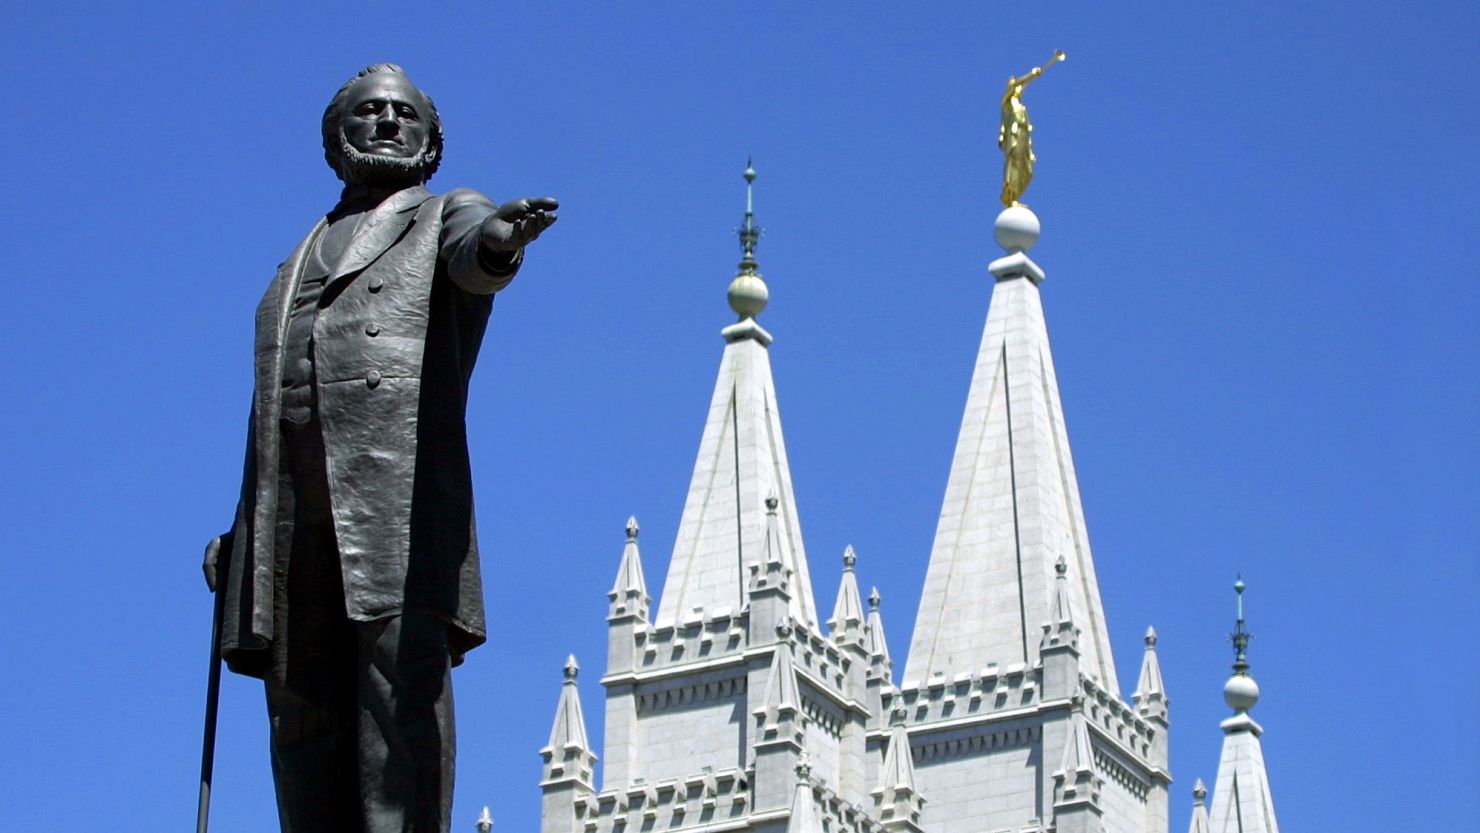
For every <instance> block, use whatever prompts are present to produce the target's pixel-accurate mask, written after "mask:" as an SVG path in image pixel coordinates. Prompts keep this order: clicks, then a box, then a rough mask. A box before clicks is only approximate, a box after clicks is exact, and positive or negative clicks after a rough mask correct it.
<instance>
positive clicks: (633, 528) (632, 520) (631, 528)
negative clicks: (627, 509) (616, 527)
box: [627, 515, 637, 541]
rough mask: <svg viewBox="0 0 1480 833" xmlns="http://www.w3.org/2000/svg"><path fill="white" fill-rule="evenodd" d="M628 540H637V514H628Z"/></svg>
mask: <svg viewBox="0 0 1480 833" xmlns="http://www.w3.org/2000/svg"><path fill="white" fill-rule="evenodd" d="M627 540H628V541H636V540H637V516H636V515H628V516H627Z"/></svg>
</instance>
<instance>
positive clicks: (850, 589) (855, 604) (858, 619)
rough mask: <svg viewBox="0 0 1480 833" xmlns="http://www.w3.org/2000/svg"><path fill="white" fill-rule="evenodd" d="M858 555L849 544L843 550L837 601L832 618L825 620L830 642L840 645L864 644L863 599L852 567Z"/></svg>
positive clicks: (856, 561)
mask: <svg viewBox="0 0 1480 833" xmlns="http://www.w3.org/2000/svg"><path fill="white" fill-rule="evenodd" d="M857 563H858V554H857V553H855V552H854V551H853V546H852V545H851V544H850V545H848V547H847V548H845V549H844V550H843V578H842V579H841V580H840V581H839V582H838V600H837V601H836V602H835V603H834V604H833V614H832V618H831V619H828V620H827V633H828V636H829V637H831V638H832V641H833V642H835V643H837V644H839V645H842V644H845V643H846V644H862V643H863V642H864V638H865V634H864V615H863V599H862V597H861V596H860V595H859V592H858V576H857V575H855V574H854V572H853V566H854V565H855V564H857Z"/></svg>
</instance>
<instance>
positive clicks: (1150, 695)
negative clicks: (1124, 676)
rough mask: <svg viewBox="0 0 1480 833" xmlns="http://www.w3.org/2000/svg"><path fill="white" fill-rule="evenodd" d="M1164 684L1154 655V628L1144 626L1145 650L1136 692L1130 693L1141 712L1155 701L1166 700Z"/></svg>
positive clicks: (1158, 661) (1158, 662) (1159, 665)
mask: <svg viewBox="0 0 1480 833" xmlns="http://www.w3.org/2000/svg"><path fill="white" fill-rule="evenodd" d="M1166 695H1167V692H1166V686H1165V685H1164V684H1163V683H1162V679H1161V660H1159V659H1157V656H1156V628H1152V627H1148V628H1146V652H1145V653H1144V654H1143V655H1142V657H1141V678H1140V680H1139V681H1137V683H1136V693H1135V694H1133V695H1131V696H1132V698H1133V699H1134V700H1135V701H1136V704H1137V705H1139V706H1141V709H1142V711H1143V712H1145V711H1146V709H1147V708H1148V707H1149V706H1150V705H1151V704H1152V703H1156V702H1166Z"/></svg>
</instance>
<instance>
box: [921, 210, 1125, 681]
mask: <svg viewBox="0 0 1480 833" xmlns="http://www.w3.org/2000/svg"><path fill="white" fill-rule="evenodd" d="M1038 228H1039V227H1038V219H1037V218H1036V217H1035V216H1034V215H1033V213H1032V212H1031V211H1029V210H1027V209H1026V208H1024V207H1015V208H1009V209H1007V210H1006V211H1004V212H1002V214H1001V216H1000V217H999V218H998V220H997V241H998V242H999V243H1001V244H1002V246H1003V248H1005V249H1007V250H1008V252H1009V253H1008V255H1007V256H1006V257H1003V258H999V259H998V260H996V261H994V262H993V263H992V264H991V266H990V267H989V268H990V270H991V272H992V273H993V275H995V276H996V278H997V281H996V285H995V286H994V287H993V289H992V301H991V308H990V311H989V312H988V314H987V323H986V327H985V330H984V331H983V333H982V340H981V347H980V349H979V350H978V351H977V356H976V369H975V371H974V372H973V374H972V378H971V389H970V393H968V394H967V398H966V412H965V415H964V417H963V418H962V420H961V432H960V435H959V437H958V439H957V440H956V453H955V457H954V458H953V460H952V462H951V473H950V477H949V479H948V480H947V483H946V494H945V501H944V503H943V504H942V506H941V512H940V520H939V522H938V524H937V525H936V530H935V544H934V546H933V547H932V548H931V552H930V566H929V569H928V571H927V572H926V575H925V590H924V594H923V597H922V598H921V600H920V611H919V614H918V618H916V620H915V632H914V636H913V638H912V639H911V642H910V653H909V657H908V659H907V660H906V662H905V671H904V679H905V681H906V685H908V684H909V682H910V681H916V682H919V683H922V684H927V683H929V682H930V681H931V680H933V679H936V678H940V677H944V678H950V677H953V676H955V675H957V674H962V673H967V672H974V671H978V670H980V669H982V668H984V667H986V666H987V665H989V664H993V663H996V664H999V665H1002V666H1004V667H1005V666H1007V665H1010V664H1014V663H1022V664H1024V665H1026V666H1028V667H1032V666H1033V665H1035V664H1036V663H1037V661H1038V648H1039V644H1038V643H1039V640H1038V638H1037V634H1038V633H1039V629H1040V627H1041V626H1042V625H1043V623H1044V622H1047V621H1049V619H1050V616H1051V614H1050V611H1049V604H1050V600H1051V596H1052V583H1053V578H1054V574H1055V571H1054V562H1055V560H1056V559H1058V558H1059V557H1060V556H1062V557H1064V558H1065V559H1067V561H1068V564H1069V575H1070V576H1071V577H1072V581H1071V586H1070V587H1069V589H1068V598H1069V603H1070V606H1071V607H1072V608H1073V619H1074V622H1075V623H1076V624H1077V625H1078V626H1079V628H1080V629H1081V630H1082V631H1083V636H1082V638H1081V646H1080V652H1081V667H1082V669H1083V671H1084V673H1085V674H1086V675H1088V676H1090V677H1092V678H1094V679H1096V680H1098V682H1099V683H1100V684H1101V685H1102V686H1104V687H1106V688H1107V689H1109V690H1111V691H1115V692H1118V691H1119V685H1118V683H1117V680H1116V674H1115V662H1114V660H1113V658H1112V657H1111V654H1110V639H1109V634H1108V633H1107V631H1106V627H1105V612H1104V609H1103V608H1102V607H1101V604H1100V590H1099V585H1098V583H1097V582H1096V580H1095V566H1094V559H1093V558H1092V557H1091V555H1090V548H1089V535H1088V533H1087V532H1086V530H1085V524H1084V512H1083V510H1082V509H1081V508H1080V501H1079V484H1078V481H1077V480H1076V478H1075V475H1074V460H1073V458H1072V457H1071V455H1070V453H1069V436H1068V433H1067V432H1066V430H1065V427H1064V410H1063V407H1062V405H1061V404H1060V401H1059V386H1058V379H1057V376H1056V375H1055V373H1054V364H1053V355H1052V353H1051V351H1050V349H1049V343H1048V329H1047V327H1046V326H1045V324H1044V318H1043V305H1042V302H1041V300H1040V298H1039V294H1038V285H1039V284H1040V283H1041V282H1042V281H1043V277H1044V275H1043V271H1042V270H1041V269H1040V268H1039V267H1038V266H1037V264H1035V263H1034V262H1033V261H1032V260H1030V259H1029V258H1028V256H1027V254H1026V251H1027V250H1028V249H1030V248H1032V246H1033V244H1034V243H1036V242H1037V240H1038Z"/></svg>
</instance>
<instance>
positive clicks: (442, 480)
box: [206, 64, 558, 832]
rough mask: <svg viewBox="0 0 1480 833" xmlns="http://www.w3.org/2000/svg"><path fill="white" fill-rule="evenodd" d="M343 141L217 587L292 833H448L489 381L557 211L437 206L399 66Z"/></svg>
mask: <svg viewBox="0 0 1480 833" xmlns="http://www.w3.org/2000/svg"><path fill="white" fill-rule="evenodd" d="M323 135H324V150H325V157H326V159H327V161H328V162H329V165H330V167H331V168H333V169H334V171H335V173H336V174H337V175H338V176H339V178H340V179H341V180H343V182H344V191H343V194H342V196H341V199H340V201H339V203H338V205H336V206H335V207H334V209H333V210H331V211H330V212H329V213H328V214H327V215H326V216H325V217H324V218H323V219H322V220H320V221H319V222H318V224H316V225H315V227H314V228H313V229H312V230H311V231H310V232H309V233H308V235H307V236H306V237H305V238H304V239H303V240H302V241H301V242H300V243H299V244H298V246H297V247H296V248H295V249H294V250H293V252H292V254H291V255H290V256H289V257H288V259H287V260H286V261H284V262H283V263H282V264H281V265H280V266H279V267H278V270H277V274H276V276H275V277H274V278H273V279H272V281H271V282H270V283H269V284H268V287H267V291H266V293H265V294H264V295H263V298H262V302H261V304H260V305H259V306H258V308H257V316H256V322H257V323H256V348H255V371H256V380H255V388H254V393H253V398H252V411H251V416H250V419H249V423H248V430H247V453H246V462H245V467H244V469H245V470H244V474H243V478H242V491H241V500H240V503H239V504H238V507H237V512H236V518H235V520H234V522H233V524H232V527H231V531H230V532H229V533H227V534H225V535H223V536H221V538H219V539H217V541H213V542H212V546H211V547H210V548H208V551H207V563H206V577H207V582H208V584H210V586H211V587H212V589H213V590H217V591H218V592H219V593H220V594H221V596H220V604H219V605H218V608H219V609H220V611H221V614H220V621H219V631H220V640H219V647H220V651H221V655H222V656H223V657H224V659H225V661H226V662H227V664H228V665H229V666H230V667H231V669H232V670H234V671H237V672H238V673H243V674H249V675H252V676H255V677H260V678H263V679H264V680H265V681H266V686H267V694H268V704H269V709H268V711H269V715H270V718H271V724H272V745H273V774H274V779H275V782H276V785H277V794H278V807H279V815H280V818H281V821H282V829H283V830H284V831H290V830H291V831H325V830H332V831H383V830H384V831H390V830H394V831H429V832H430V831H446V830H447V829H448V819H447V816H448V812H449V810H450V802H451V796H452V772H453V763H454V757H455V754H454V739H453V732H452V726H453V720H452V699H451V689H450V685H451V678H450V676H449V674H448V670H449V669H450V668H451V666H453V665H456V664H457V663H459V662H460V661H461V660H462V657H463V655H464V654H465V653H466V652H467V651H469V650H471V649H472V648H474V647H476V646H477V645H478V644H480V643H481V642H483V641H484V638H485V629H484V613H483V595H482V584H481V579H480V576H479V565H478V546H477V536H476V531H475V529H476V525H475V523H474V518H473V499H472V474H471V470H470V467H469V462H468V450H467V439H466V427H465V419H464V412H465V405H466V401H467V391H468V382H469V379H470V378H471V376H472V372H473V365H474V363H475V362H476V360H477V357H478V349H479V346H480V344H481V342H482V339H483V332H484V328H485V326H486V324H487V320H488V315H489V312H490V311H491V309H492V305H493V294H494V293H495V292H497V291H498V290H500V289H502V288H503V287H504V286H505V285H507V284H508V282H509V281H510V280H511V279H512V278H513V276H514V274H515V273H516V272H517V271H518V270H519V267H520V265H521V263H522V262H523V257H524V247H525V246H526V245H528V244H529V243H531V242H533V241H534V240H535V239H536V238H538V237H539V236H540V234H541V233H542V232H543V231H544V230H545V229H547V228H549V226H550V225H551V224H552V223H554V222H555V219H556V217H555V214H554V213H553V212H554V211H555V210H556V209H557V208H558V204H557V203H556V201H555V200H554V199H551V198H548V197H541V198H530V199H520V200H514V201H512V202H507V203H504V204H502V205H497V204H495V203H494V202H492V201H491V200H489V199H488V198H487V197H485V196H484V195H482V194H480V193H478V192H476V191H471V190H467V189H457V190H454V191H451V192H449V193H447V194H444V195H441V196H435V195H433V194H432V193H431V192H430V191H428V190H427V189H426V188H425V187H424V183H425V182H426V180H427V179H428V178H430V176H431V175H432V173H434V172H435V171H436V168H437V165H438V164H439V163H440V161H441V153H442V127H441V119H440V117H439V116H438V115H437V111H436V108H435V106H434V105H433V104H432V101H431V99H430V98H428V97H427V96H426V95H425V94H424V93H423V92H422V91H421V90H419V89H418V88H417V87H416V86H415V85H414V84H412V83H411V81H410V79H409V78H407V76H406V75H405V73H404V72H402V71H401V69H400V68H399V67H396V66H394V65H391V64H377V65H374V66H371V67H367V68H366V69H365V70H363V71H362V72H361V73H360V74H359V75H358V76H356V77H355V78H354V79H351V80H350V81H349V82H348V83H346V84H345V85H344V86H343V87H342V88H341V89H340V90H339V92H338V93H337V94H336V95H335V97H334V99H333V101H331V102H330V105H329V107H328V108H327V109H326V110H325V113H324V119H323ZM428 623H430V624H428Z"/></svg>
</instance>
